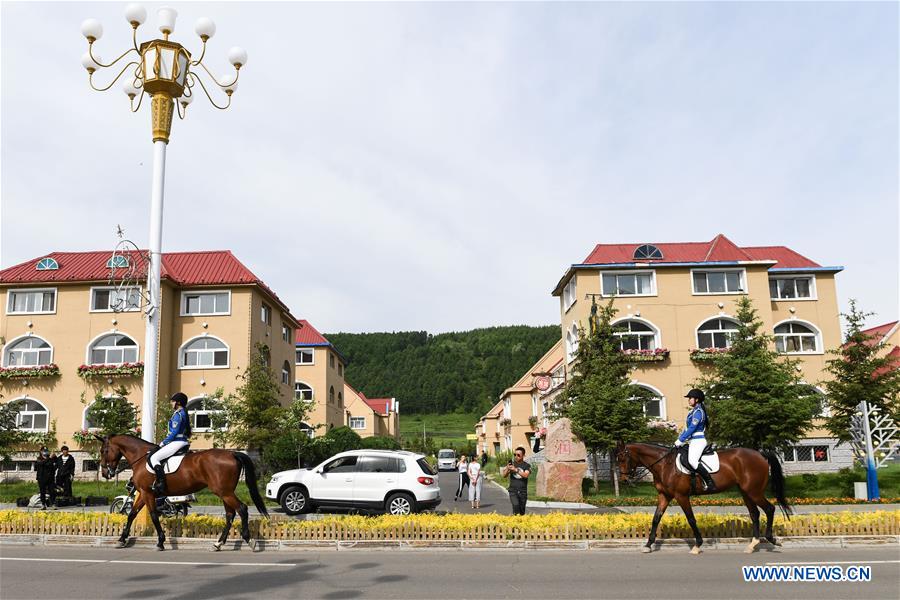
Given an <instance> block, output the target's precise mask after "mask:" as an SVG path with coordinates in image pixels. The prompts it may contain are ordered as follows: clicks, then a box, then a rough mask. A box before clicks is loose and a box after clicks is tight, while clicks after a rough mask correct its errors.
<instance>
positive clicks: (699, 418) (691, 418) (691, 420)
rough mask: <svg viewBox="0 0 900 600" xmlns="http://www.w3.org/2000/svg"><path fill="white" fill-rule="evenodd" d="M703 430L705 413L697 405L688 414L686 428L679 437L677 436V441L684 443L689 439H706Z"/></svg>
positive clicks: (701, 407) (700, 406) (704, 427)
mask: <svg viewBox="0 0 900 600" xmlns="http://www.w3.org/2000/svg"><path fill="white" fill-rule="evenodd" d="M705 429H706V412H705V411H704V410H703V406H702V405H700V404H697V405H696V406H695V407H694V408H692V409H691V412H689V413H688V416H687V421H686V427H685V429H684V431H683V432H682V433H681V435H679V436H678V441H680V442H681V443H685V442H687V441H688V440H689V439H691V440H693V439H706V432H705Z"/></svg>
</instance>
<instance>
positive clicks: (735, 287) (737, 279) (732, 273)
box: [691, 269, 747, 294]
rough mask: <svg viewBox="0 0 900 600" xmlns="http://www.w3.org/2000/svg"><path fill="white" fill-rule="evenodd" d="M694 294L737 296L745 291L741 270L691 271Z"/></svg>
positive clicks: (742, 271)
mask: <svg viewBox="0 0 900 600" xmlns="http://www.w3.org/2000/svg"><path fill="white" fill-rule="evenodd" d="M691 276H692V278H693V281H694V293H695V294H739V293H741V292H743V291H745V290H746V289H747V287H746V286H745V285H744V270H743V269H716V270H711V271H692V272H691Z"/></svg>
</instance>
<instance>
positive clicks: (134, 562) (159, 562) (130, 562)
mask: <svg viewBox="0 0 900 600" xmlns="http://www.w3.org/2000/svg"><path fill="white" fill-rule="evenodd" d="M0 560H23V561H38V562H76V563H109V564H118V565H196V566H204V567H206V566H210V565H212V566H216V567H296V566H297V563H253V562H189V561H179V560H97V559H88V558H12V557H7V556H0Z"/></svg>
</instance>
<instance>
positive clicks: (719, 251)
mask: <svg viewBox="0 0 900 600" xmlns="http://www.w3.org/2000/svg"><path fill="white" fill-rule="evenodd" d="M640 245H642V244H597V245H596V246H595V247H594V249H593V250H592V251H591V253H590V254H589V255H588V256H587V258H585V259H584V264H616V263H627V264H631V263H634V262H653V261H651V260H648V259H641V260H640V261H635V258H634V251H635V250H636V249H637V247H638V246H640ZM653 245H654V246H656V247H657V248H659V250H660V252H662V255H663V258H662V259H657V260H658V261H659V262H665V263H699V262H733V261H760V260H772V261H776V264H775V265H773V268H776V269H780V268H802V267H819V266H821V265H819V264H817V263H815V262H813V261H811V260H809V259H808V258H806V257H805V256H802V255H800V254H798V253H796V252H794V251H793V250H791V249H790V248H786V247H784V246H751V247H745V248H741V247H739V246H737V245H736V244H735V243H734V242H732V241H731V240H729V239H728V238H727V237H725V236H724V235H722V234H721V233H720V234H719V235H717V236H716V237H714V238H713V239H712V240H710V241H708V242H675V243H662V244H653Z"/></svg>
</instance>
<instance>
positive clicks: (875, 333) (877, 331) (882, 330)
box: [860, 321, 897, 344]
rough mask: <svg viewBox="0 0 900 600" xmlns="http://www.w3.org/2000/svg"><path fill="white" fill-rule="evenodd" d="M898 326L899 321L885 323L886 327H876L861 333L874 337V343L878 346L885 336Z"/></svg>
mask: <svg viewBox="0 0 900 600" xmlns="http://www.w3.org/2000/svg"><path fill="white" fill-rule="evenodd" d="M896 325H897V321H891V322H890V323H885V324H884V325H876V326H875V327H870V328H868V329H863V330H862V331H861V332H860V333H864V334H866V335H870V336H872V337H873V338H875V339H874V340H873V341H874V342H875V343H876V344H877V343H878V342H880V341H881V340H882V339H883V338H884V336H886V335H887V334H888V333H890V331H891V329H893V328H894V327H896Z"/></svg>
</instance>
